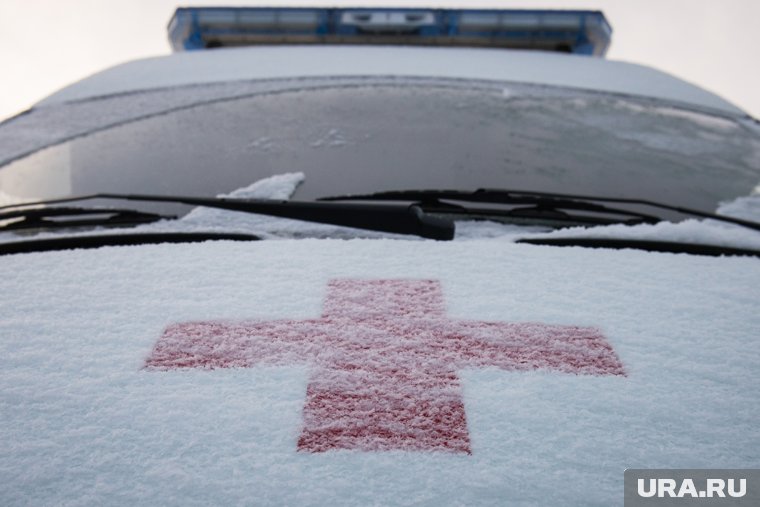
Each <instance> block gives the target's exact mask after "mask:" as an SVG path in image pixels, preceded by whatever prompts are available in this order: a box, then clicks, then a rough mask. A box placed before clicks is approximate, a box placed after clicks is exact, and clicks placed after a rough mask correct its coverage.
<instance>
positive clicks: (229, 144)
mask: <svg viewBox="0 0 760 507" xmlns="http://www.w3.org/2000/svg"><path fill="white" fill-rule="evenodd" d="M45 125H49V127H47V126H45ZM39 132H41V133H39ZM0 133H3V134H4V135H3V136H0V139H4V140H5V141H0V156H1V157H5V159H8V157H11V158H12V157H13V156H14V155H13V153H14V150H16V152H19V151H23V149H28V148H29V146H32V145H33V144H34V143H37V144H40V143H42V144H45V143H47V144H55V145H54V146H52V147H50V148H48V149H43V150H41V151H38V152H36V153H34V154H33V155H31V156H27V157H24V158H21V159H19V160H17V161H15V162H13V163H11V164H9V165H7V166H5V167H4V168H2V169H0V190H2V191H3V192H4V193H5V194H8V195H17V196H25V197H52V196H60V195H70V194H83V193H91V192H98V191H113V192H142V193H172V194H196V195H216V194H220V193H226V192H229V191H231V190H233V189H235V188H240V187H245V186H247V185H249V184H251V183H252V182H253V181H256V180H259V179H262V178H266V177H268V176H272V175H276V174H282V173H291V172H302V173H304V175H305V181H304V183H303V184H302V185H301V186H300V187H299V189H298V191H297V192H296V194H295V195H294V198H297V199H312V198H316V197H320V196H327V195H336V194H348V193H367V192H374V191H383V190H400V189H420V188H433V189H442V188H446V189H465V190H466V189H471V190H474V189H476V188H481V187H491V188H496V187H498V188H513V189H520V190H538V191H551V192H564V193H580V194H592V195H605V196H624V197H639V198H645V199H650V200H659V201H664V202H669V203H672V204H677V205H682V206H690V207H695V208H700V209H703V210H707V211H712V210H715V208H716V207H717V205H718V203H719V202H721V201H725V200H728V199H732V198H735V197H737V196H742V195H748V194H749V193H750V192H751V191H752V190H753V189H754V188H755V187H756V186H757V185H758V183H760V134H759V133H758V129H757V127H756V126H753V125H752V124H750V123H747V122H746V121H744V120H736V119H732V118H728V117H724V116H715V115H711V114H708V113H706V112H699V111H694V110H687V109H683V108H680V107H677V105H674V104H666V103H663V102H661V101H654V100H650V99H637V98H632V97H622V96H612V95H605V94H599V93H591V92H582V91H575V90H567V89H560V88H551V87H535V86H528V85H517V84H510V83H486V82H474V81H464V80H432V79H393V78H372V79H368V78H365V79H360V78H355V79H350V78H344V79H340V80H334V79H309V80H288V81H267V82H260V83H252V82H245V83H229V84H225V85H208V86H196V87H185V88H179V89H171V90H157V91H153V92H148V93H140V94H131V95H120V96H115V97H110V98H104V99H99V100H91V101H85V102H80V103H70V104H64V105H59V106H48V107H44V108H41V109H39V110H37V111H33V112H31V113H29V114H27V115H24V116H21V117H18V118H16V119H14V120H12V121H10V122H7V123H6V124H4V125H3V126H2V129H1V130H0ZM25 136H26V141H24V139H25ZM46 136H47V137H46ZM56 136H58V138H59V139H63V138H67V137H71V139H70V140H68V141H65V142H63V143H58V144H56V142H54V141H53V139H54V138H56ZM14 138H15V139H16V140H17V141H18V143H16V144H14V143H12V142H10V141H9V139H14ZM43 141H44V142H43ZM25 142H26V143H27V144H24V143H25ZM10 144H13V147H9V145H10ZM24 146H26V147H27V148H23V147H24ZM22 148H23V149H22ZM53 175H54V176H55V177H53ZM30 181H37V182H38V183H37V184H36V185H31V184H29V183H28V182H30ZM51 182H52V183H51Z"/></svg>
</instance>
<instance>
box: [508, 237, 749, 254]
mask: <svg viewBox="0 0 760 507" xmlns="http://www.w3.org/2000/svg"><path fill="white" fill-rule="evenodd" d="M515 243H526V244H530V245H543V246H578V247H583V248H611V249H615V250H623V249H628V248H630V249H634V250H645V251H647V252H666V253H686V254H690V255H708V256H711V257H719V256H727V257H733V256H742V257H760V250H752V249H749V248H734V247H728V246H721V245H706V244H701V243H681V242H675V241H659V240H640V239H629V238H582V237H580V238H523V239H518V240H517V241H515Z"/></svg>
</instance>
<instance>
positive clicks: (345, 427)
mask: <svg viewBox="0 0 760 507" xmlns="http://www.w3.org/2000/svg"><path fill="white" fill-rule="evenodd" d="M293 363H307V364H309V365H311V378H310V379H309V384H308V387H307V389H306V405H305V406H304V409H303V429H302V431H301V436H300V438H299V439H298V449H299V450H302V451H309V452H323V451H328V450H332V449H358V450H364V451H379V450H390V449H405V450H415V451H419V450H448V451H453V452H462V453H470V437H469V433H468V430H467V419H466V416H465V410H464V403H463V400H462V389H461V386H460V382H459V377H458V376H457V371H458V370H461V369H463V368H485V367H495V368H500V369H503V370H510V371H525V370H534V369H538V368H547V369H551V370H554V371H559V372H564V373H575V374H587V375H624V374H625V372H624V370H623V366H622V364H621V363H620V360H619V359H618V358H617V355H616V354H615V352H614V351H613V350H612V347H610V345H609V344H608V343H607V341H606V339H605V338H604V336H603V335H602V334H601V333H600V332H599V331H598V330H596V329H593V328H584V327H574V326H549V325H544V324H531V323H515V324H513V323H504V322H479V321H467V320H451V319H448V318H447V317H446V313H445V304H444V299H443V292H442V290H441V286H440V284H439V283H438V282H437V281H433V280H333V281H331V282H330V283H329V288H328V294H327V297H326V299H325V303H324V311H323V313H322V317H320V318H318V319H310V320H275V321H261V322H259V321H252V322H240V323H232V322H191V323H182V324H175V325H173V326H170V327H169V328H168V329H166V331H164V334H163V336H161V338H160V339H159V340H158V342H157V343H156V345H155V348H154V349H153V352H152V354H151V355H150V357H149V358H148V359H147V362H146V367H147V368H149V369H157V370H168V369H174V368H207V369H213V368H233V367H250V366H254V365H256V364H293Z"/></svg>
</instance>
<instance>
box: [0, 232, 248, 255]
mask: <svg viewBox="0 0 760 507" xmlns="http://www.w3.org/2000/svg"><path fill="white" fill-rule="evenodd" d="M258 239H261V238H259V237H258V236H253V235H250V234H227V233H215V232H153V233H144V232H143V233H133V234H99V235H92V236H63V237H60V238H46V239H34V240H25V241H14V242H11V243H0V255H11V254H20V253H32V252H50V251H55V250H70V249H73V248H77V249H81V248H84V249H88V248H100V247H104V246H134V245H156V244H161V243H199V242H203V241H222V240H224V241H256V240H258Z"/></svg>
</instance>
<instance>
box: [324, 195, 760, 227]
mask: <svg viewBox="0 0 760 507" xmlns="http://www.w3.org/2000/svg"><path fill="white" fill-rule="evenodd" d="M440 199H447V200H456V201H464V202H481V203H491V204H507V205H531V206H533V207H532V208H518V209H517V210H511V211H513V212H514V211H517V212H518V213H519V214H524V213H526V212H529V211H536V212H538V211H541V210H545V211H547V212H551V211H559V210H577V211H586V212H599V213H608V214H618V215H623V216H626V215H627V216H630V217H632V218H633V220H628V221H624V223H629V224H635V223H657V222H661V221H662V219H661V218H659V217H657V216H653V215H648V214H644V213H639V212H636V211H631V210H624V209H620V208H612V207H609V206H604V205H601V204H596V203H598V202H605V203H617V204H631V205H640V206H649V207H652V208H657V209H662V210H668V211H675V212H678V213H681V214H683V215H690V216H697V217H701V218H710V219H713V220H719V221H722V222H728V223H732V224H736V225H741V226H744V227H748V228H750V229H754V230H757V231H760V223H757V222H752V221H750V220H743V219H741V218H734V217H730V216H726V215H718V214H715V213H707V212H704V211H700V210H696V209H693V208H685V207H683V206H671V205H669V204H664V203H660V202H655V201H650V200H646V199H627V198H621V197H600V196H587V195H573V194H557V193H551V192H531V191H523V190H508V189H488V188H481V189H478V190H475V191H461V190H408V191H407V190H405V191H389V192H377V193H373V194H360V195H343V196H335V197H327V198H323V199H321V200H324V201H384V200H388V201H419V204H420V206H421V207H422V208H423V209H428V206H429V205H435V204H436V202H437V201H438V200H440ZM511 216H515V215H511ZM518 216H519V215H518ZM572 218H573V219H578V218H585V217H579V216H577V215H575V216H573V217H572Z"/></svg>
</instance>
